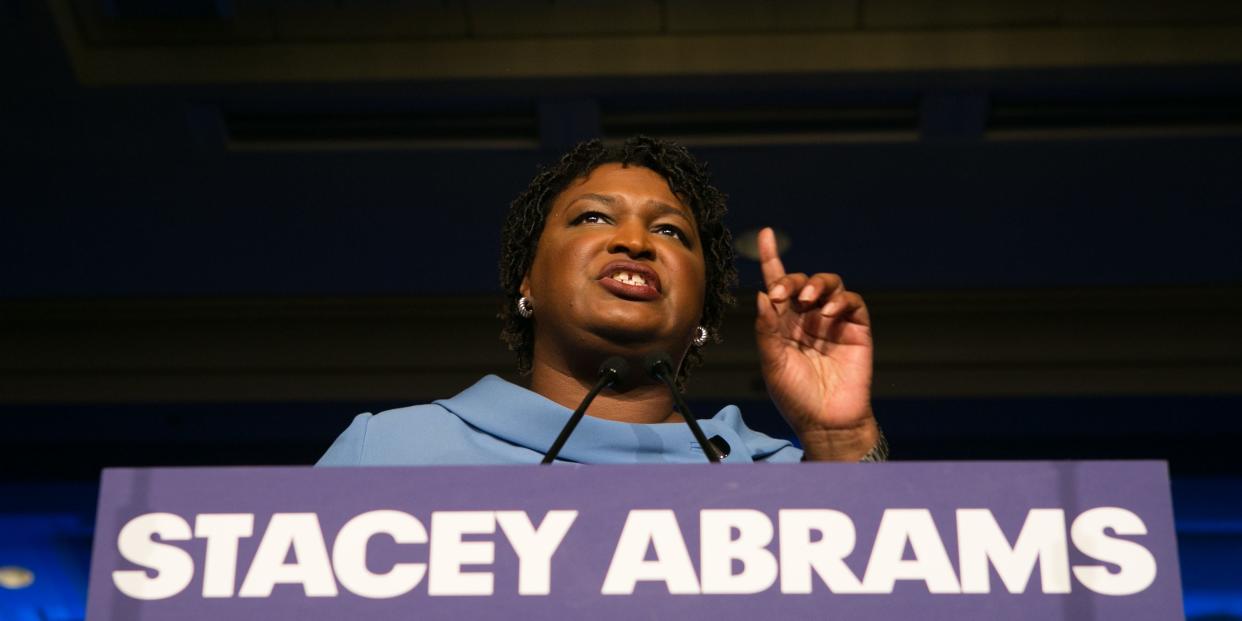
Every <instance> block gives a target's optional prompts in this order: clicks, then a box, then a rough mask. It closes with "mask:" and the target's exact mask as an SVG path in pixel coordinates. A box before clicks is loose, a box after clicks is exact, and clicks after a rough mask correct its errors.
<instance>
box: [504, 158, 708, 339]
mask: <svg viewBox="0 0 1242 621" xmlns="http://www.w3.org/2000/svg"><path fill="white" fill-rule="evenodd" d="M705 282H706V265H705V262H704V259H703V248H702V243H701V240H700V239H699V235H698V226H697V223H696V222H695V219H694V214H693V213H692V212H691V211H690V208H689V207H688V206H686V205H685V204H683V203H682V201H681V200H680V199H678V198H677V196H676V195H674V194H673V192H672V190H671V189H670V188H669V186H668V182H667V181H665V179H664V178H663V177H661V176H660V175H659V174H657V173H656V172H654V171H652V170H651V169H649V168H643V167H641V166H628V167H626V166H622V165H621V164H615V163H610V164H603V165H601V166H599V167H598V168H596V169H594V170H593V171H591V173H590V174H589V175H588V176H587V177H586V178H585V179H581V180H578V181H576V182H574V183H573V184H571V185H570V186H569V187H568V188H567V189H566V190H565V191H564V192H562V193H561V194H560V195H559V196H557V197H556V199H555V200H554V201H553V203H552V206H551V207H550V208H549V211H548V215H547V218H546V220H545V224H544V227H543V233H542V234H541V235H540V237H539V246H538V248H537V249H536V252H535V259H534V262H533V263H532V265H531V268H530V272H529V273H528V274H527V276H526V278H525V279H524V280H523V282H522V294H523V295H525V296H527V297H529V298H530V299H531V301H532V305H533V306H534V308H535V354H536V357H538V356H539V355H540V353H541V351H542V352H545V353H546V352H548V351H550V350H548V349H547V348H548V347H549V346H555V347H557V348H558V349H559V350H560V351H561V352H572V351H579V350H585V351H592V352H599V353H608V354H613V353H645V352H647V351H651V350H655V349H663V350H666V351H668V352H669V353H670V354H672V355H673V356H674V358H679V357H680V356H681V354H682V353H684V351H685V349H686V348H687V347H688V345H689V342H690V339H691V338H692V337H693V332H694V328H695V326H697V325H698V323H699V319H700V318H701V317H702V314H703V297H704V291H705V286H706V285H705Z"/></svg>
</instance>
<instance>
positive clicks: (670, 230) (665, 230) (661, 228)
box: [655, 224, 690, 246]
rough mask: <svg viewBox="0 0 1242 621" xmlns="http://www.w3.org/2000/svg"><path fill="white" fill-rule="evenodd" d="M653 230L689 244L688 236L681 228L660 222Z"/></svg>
mask: <svg viewBox="0 0 1242 621" xmlns="http://www.w3.org/2000/svg"><path fill="white" fill-rule="evenodd" d="M655 232H656V233H657V234H660V235H668V236H669V237H676V238H677V239H679V240H681V243H683V244H686V245H687V246H689V245H690V237H688V236H687V235H686V234H685V233H684V232H683V231H682V230H681V229H679V228H677V227H676V226H673V225H671V224H661V225H658V226H656V229H655Z"/></svg>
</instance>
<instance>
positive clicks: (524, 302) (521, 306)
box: [517, 296, 535, 319]
mask: <svg viewBox="0 0 1242 621" xmlns="http://www.w3.org/2000/svg"><path fill="white" fill-rule="evenodd" d="M517 312H518V314H519V315H521V316H522V318H523V319H530V316H531V315H534V314H535V308H534V307H533V306H531V305H530V300H528V299H527V298H526V296H522V297H520V298H518V301H517Z"/></svg>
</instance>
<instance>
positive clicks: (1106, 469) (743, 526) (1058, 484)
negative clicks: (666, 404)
mask: <svg viewBox="0 0 1242 621" xmlns="http://www.w3.org/2000/svg"><path fill="white" fill-rule="evenodd" d="M584 617H586V618H591V619H593V620H602V619H624V620H625V621H633V620H634V619H640V618H641V619H657V618H658V619H666V618H679V619H713V620H718V619H748V620H753V619H765V618H782V617H783V618H799V619H802V618H820V619H904V618H908V619H920V620H937V619H946V620H947V619H953V620H961V619H1032V620H1035V619H1038V620H1040V621H1048V620H1054V619H1075V620H1091V619H1125V620H1127V621H1141V620H1144V619H1152V620H1157V619H1158V620H1160V621H1168V620H1169V619H1182V618H1183V615H1182V607H1181V586H1180V577H1179V573H1178V565H1177V549H1176V544H1175V540H1174V529H1173V510H1172V505H1171V503H1170V496H1169V481H1168V471H1167V466H1166V464H1165V463H1164V462H923V463H918V462H899V463H888V464H798V465H772V464H757V465H749V466H740V465H739V466H712V465H708V464H704V465H692V466H561V465H558V466H553V467H538V466H509V467H495V466H479V467H424V468H187V469H180V468H170V469H149V470H131V469H113V470H106V471H105V472H104V474H103V486H102V489H101V492H100V501H99V514H98V519H97V523H96V535H95V542H94V556H93V558H92V561H91V578H90V593H89V598H88V604H87V618H88V619H89V620H90V621H104V620H107V619H117V620H121V619H124V620H127V621H129V620H154V619H178V620H184V621H195V620H200V619H201V620H208V619H210V620H213V621H214V620H218V619H227V620H229V621H244V620H248V619H255V620H258V619H263V620H269V619H295V618H296V619H299V620H308V621H312V620H316V619H368V620H369V621H380V620H385V619H458V620H460V619H504V620H506V621H509V620H512V619H555V618H584Z"/></svg>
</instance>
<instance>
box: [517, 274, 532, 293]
mask: <svg viewBox="0 0 1242 621" xmlns="http://www.w3.org/2000/svg"><path fill="white" fill-rule="evenodd" d="M518 292H519V293H521V294H522V297H524V298H527V299H530V272H529V271H527V272H526V275H525V276H523V277H522V284H521V285H519V286H518Z"/></svg>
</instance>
